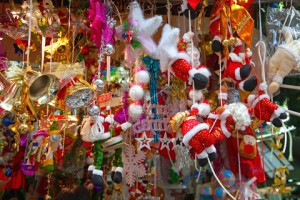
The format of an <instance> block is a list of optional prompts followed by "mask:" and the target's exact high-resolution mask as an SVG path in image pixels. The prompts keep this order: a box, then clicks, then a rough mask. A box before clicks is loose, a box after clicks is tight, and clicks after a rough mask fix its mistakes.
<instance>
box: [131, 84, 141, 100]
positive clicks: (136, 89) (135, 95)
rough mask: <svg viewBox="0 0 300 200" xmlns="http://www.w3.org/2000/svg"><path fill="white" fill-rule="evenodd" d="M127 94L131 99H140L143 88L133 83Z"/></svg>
mask: <svg viewBox="0 0 300 200" xmlns="http://www.w3.org/2000/svg"><path fill="white" fill-rule="evenodd" d="M129 96H130V97H131V98H132V99H133V100H136V101H138V100H141V99H142V98H143V96H144V90H143V88H142V87H141V86H139V85H134V86H132V87H131V88H130V90H129Z"/></svg>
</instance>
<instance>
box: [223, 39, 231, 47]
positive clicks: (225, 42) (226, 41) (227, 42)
mask: <svg viewBox="0 0 300 200" xmlns="http://www.w3.org/2000/svg"><path fill="white" fill-rule="evenodd" d="M229 44H230V42H229V40H227V39H225V40H223V42H222V45H223V46H228V45H229Z"/></svg>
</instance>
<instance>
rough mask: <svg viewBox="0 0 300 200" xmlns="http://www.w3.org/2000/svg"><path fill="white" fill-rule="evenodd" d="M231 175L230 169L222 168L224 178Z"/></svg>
mask: <svg viewBox="0 0 300 200" xmlns="http://www.w3.org/2000/svg"><path fill="white" fill-rule="evenodd" d="M231 175H232V172H231V171H230V170H227V169H225V170H224V176H225V177H226V178H230V177H231Z"/></svg>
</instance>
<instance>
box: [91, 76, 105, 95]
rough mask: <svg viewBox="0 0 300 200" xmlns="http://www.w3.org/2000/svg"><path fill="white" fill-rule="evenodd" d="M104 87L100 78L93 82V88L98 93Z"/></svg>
mask: <svg viewBox="0 0 300 200" xmlns="http://www.w3.org/2000/svg"><path fill="white" fill-rule="evenodd" d="M104 86H105V84H104V82H103V81H102V80H101V79H100V78H96V79H95V80H94V81H93V88H94V89H95V90H96V91H98V92H101V91H102V90H103V88H104Z"/></svg>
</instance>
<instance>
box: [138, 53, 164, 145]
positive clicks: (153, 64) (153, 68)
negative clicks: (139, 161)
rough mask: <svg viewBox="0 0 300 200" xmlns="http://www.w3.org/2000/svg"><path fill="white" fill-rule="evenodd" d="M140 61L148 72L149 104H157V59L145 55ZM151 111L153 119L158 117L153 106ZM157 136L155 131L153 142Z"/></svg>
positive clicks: (157, 132)
mask: <svg viewBox="0 0 300 200" xmlns="http://www.w3.org/2000/svg"><path fill="white" fill-rule="evenodd" d="M142 61H143V63H144V64H145V65H146V66H147V70H148V72H149V74H150V82H149V88H150V102H151V104H156V105H157V104H158V95H157V89H158V85H157V79H158V73H159V72H160V69H159V60H155V59H153V58H151V57H150V56H145V57H143V58H142ZM152 113H153V114H154V119H158V118H159V116H158V115H157V112H156V109H155V108H152ZM158 138H159V131H156V132H155V135H154V142H158Z"/></svg>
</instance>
